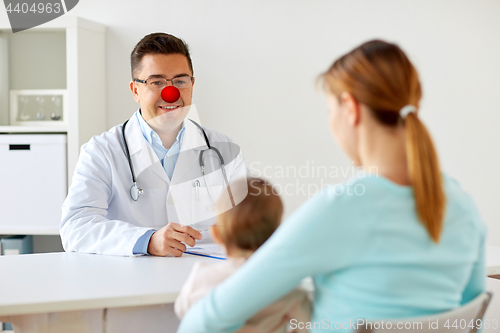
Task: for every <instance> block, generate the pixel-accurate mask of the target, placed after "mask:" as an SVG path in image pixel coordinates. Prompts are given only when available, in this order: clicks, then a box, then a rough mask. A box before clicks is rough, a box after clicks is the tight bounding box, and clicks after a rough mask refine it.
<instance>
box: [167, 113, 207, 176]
mask: <svg viewBox="0 0 500 333" xmlns="http://www.w3.org/2000/svg"><path fill="white" fill-rule="evenodd" d="M184 126H185V128H186V129H185V132H184V136H183V139H182V144H181V150H180V153H179V157H178V159H177V163H176V165H175V169H174V174H173V175H172V185H177V184H181V183H184V182H188V181H190V180H193V179H191V178H192V177H189V175H191V174H192V175H194V174H198V173H199V174H200V175H201V171H200V170H198V171H195V170H196V168H197V169H199V168H200V164H199V154H200V151H201V150H202V149H207V148H208V146H207V145H206V142H205V138H204V137H203V133H201V131H200V130H199V129H198V127H196V125H195V124H193V123H192V122H191V121H190V120H189V119H187V118H186V119H185V120H184ZM193 168H194V169H195V170H193ZM188 171H189V173H188ZM186 176H187V177H186Z"/></svg>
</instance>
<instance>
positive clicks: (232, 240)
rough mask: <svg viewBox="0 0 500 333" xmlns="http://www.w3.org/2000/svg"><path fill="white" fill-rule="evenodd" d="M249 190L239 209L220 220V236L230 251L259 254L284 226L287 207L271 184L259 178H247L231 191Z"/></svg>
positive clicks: (241, 180)
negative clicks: (258, 251)
mask: <svg viewBox="0 0 500 333" xmlns="http://www.w3.org/2000/svg"><path fill="white" fill-rule="evenodd" d="M243 186H246V187H247V188H248V194H247V196H246V197H245V198H244V199H243V200H242V201H241V202H240V203H239V204H237V205H236V206H235V207H233V208H231V209H230V210H228V211H226V212H224V213H222V214H220V215H218V216H217V223H216V224H215V226H216V228H217V235H218V238H219V239H220V241H221V242H222V243H223V244H224V245H225V246H226V247H227V248H233V247H236V248H238V249H242V250H251V251H255V250H257V249H258V248H259V247H260V246H261V245H262V244H264V242H265V241H266V240H267V239H268V238H269V237H270V236H271V235H272V233H273V232H274V231H275V230H276V228H278V226H279V224H280V223H281V217H282V215H283V203H282V201H281V199H280V197H279V195H277V194H276V193H275V191H274V189H273V187H272V185H271V184H270V183H268V182H267V181H265V180H263V179H259V178H252V177H249V178H245V179H240V180H237V181H236V182H235V183H232V184H231V188H235V187H236V188H238V187H240V188H241V187H243Z"/></svg>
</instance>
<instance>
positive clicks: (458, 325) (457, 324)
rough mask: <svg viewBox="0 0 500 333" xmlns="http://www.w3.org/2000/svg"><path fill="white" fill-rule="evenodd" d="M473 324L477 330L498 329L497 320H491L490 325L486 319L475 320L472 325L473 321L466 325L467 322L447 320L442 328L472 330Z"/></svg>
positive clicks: (463, 320)
mask: <svg viewBox="0 0 500 333" xmlns="http://www.w3.org/2000/svg"><path fill="white" fill-rule="evenodd" d="M474 324H475V326H476V327H477V328H479V329H481V328H485V329H489V328H492V329H498V320H496V319H493V320H492V321H491V323H490V321H489V320H488V319H485V320H481V319H477V320H476V322H475V323H474V319H473V320H471V321H470V322H469V323H467V321H466V320H465V319H461V320H458V319H455V321H453V322H451V321H450V320H449V319H448V320H447V321H446V323H445V324H444V327H446V328H447V329H451V328H456V329H458V328H461V329H465V328H466V327H469V328H474Z"/></svg>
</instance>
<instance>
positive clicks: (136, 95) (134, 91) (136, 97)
mask: <svg viewBox="0 0 500 333" xmlns="http://www.w3.org/2000/svg"><path fill="white" fill-rule="evenodd" d="M129 86H130V91H132V95H134V100H135V101H136V102H137V103H140V102H141V99H140V98H139V93H138V92H137V84H136V83H135V81H133V80H132V81H130V85H129Z"/></svg>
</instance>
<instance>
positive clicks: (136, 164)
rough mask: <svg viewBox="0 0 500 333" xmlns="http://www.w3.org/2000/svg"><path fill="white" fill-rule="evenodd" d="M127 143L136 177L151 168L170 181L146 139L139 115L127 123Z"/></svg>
mask: <svg viewBox="0 0 500 333" xmlns="http://www.w3.org/2000/svg"><path fill="white" fill-rule="evenodd" d="M125 136H126V138H127V145H128V147H129V151H130V159H131V160H132V165H133V168H134V172H135V177H136V179H137V178H138V177H139V175H140V174H141V173H142V172H143V171H144V170H146V169H148V168H149V169H150V170H152V171H153V172H155V173H156V174H157V175H158V176H160V177H161V178H162V179H163V180H164V181H166V182H167V183H169V182H170V180H169V179H168V176H167V174H166V173H165V170H164V169H163V167H162V165H161V163H160V160H159V159H158V156H156V153H155V152H154V150H153V148H152V147H151V145H150V144H149V143H148V142H147V141H146V139H145V138H144V135H143V134H142V131H141V126H140V125H139V121H138V120H137V115H136V114H134V115H133V116H132V118H130V120H129V122H128V123H127V127H126V129H125Z"/></svg>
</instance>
